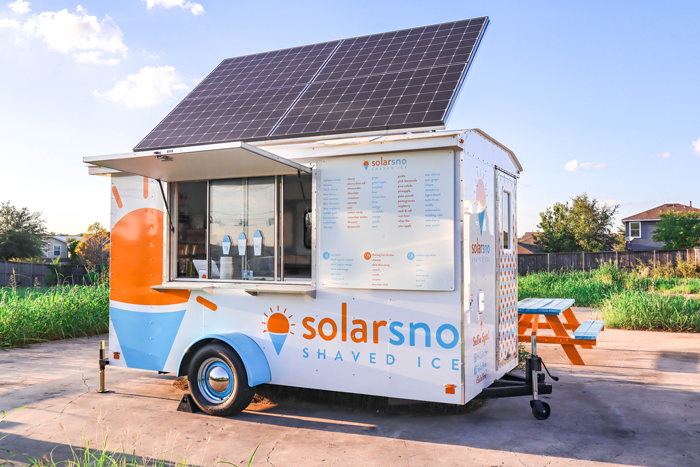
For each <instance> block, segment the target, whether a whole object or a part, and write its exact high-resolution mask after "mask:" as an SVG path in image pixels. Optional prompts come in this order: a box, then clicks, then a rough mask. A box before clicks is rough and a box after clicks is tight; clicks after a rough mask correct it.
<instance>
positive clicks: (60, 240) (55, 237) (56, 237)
mask: <svg viewBox="0 0 700 467" xmlns="http://www.w3.org/2000/svg"><path fill="white" fill-rule="evenodd" d="M49 238H50V239H52V240H56V241H58V242H61V243H65V244H68V242H67V241H66V238H65V237H61V236H59V235H47V236H46V237H44V240H47V239H49Z"/></svg>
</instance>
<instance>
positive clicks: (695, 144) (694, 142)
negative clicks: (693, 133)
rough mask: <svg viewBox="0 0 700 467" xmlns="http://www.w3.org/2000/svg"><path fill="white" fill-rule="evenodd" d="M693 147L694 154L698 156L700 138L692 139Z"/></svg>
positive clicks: (699, 152)
mask: <svg viewBox="0 0 700 467" xmlns="http://www.w3.org/2000/svg"><path fill="white" fill-rule="evenodd" d="M693 147H694V148H695V155H696V156H700V138H698V140H697V141H693Z"/></svg>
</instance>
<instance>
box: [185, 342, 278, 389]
mask: <svg viewBox="0 0 700 467" xmlns="http://www.w3.org/2000/svg"><path fill="white" fill-rule="evenodd" d="M205 339H208V340H211V339H216V340H220V341H222V342H225V343H227V344H228V345H230V346H231V348H232V349H233V350H235V351H236V353H237V354H238V356H239V357H241V360H243V366H245V372H246V375H247V376H248V385H249V386H257V385H259V384H263V383H269V382H270V381H272V376H271V373H270V364H269V363H268V362H267V358H266V357H265V354H264V353H263V351H262V349H261V348H260V346H259V345H258V344H256V343H255V341H254V340H253V339H251V338H250V337H248V336H246V335H245V334H241V333H240V332H227V333H222V334H210V335H208V336H203V337H200V338H199V339H197V340H196V341H194V342H192V343H191V344H190V345H188V346H187V351H185V352H184V353H183V354H182V357H180V364H179V365H178V368H181V367H182V359H183V358H185V355H186V354H187V352H188V351H189V349H190V348H191V347H192V346H193V345H194V344H196V343H197V342H200V341H203V340H205ZM185 371H187V369H186V368H185ZM178 376H182V375H178Z"/></svg>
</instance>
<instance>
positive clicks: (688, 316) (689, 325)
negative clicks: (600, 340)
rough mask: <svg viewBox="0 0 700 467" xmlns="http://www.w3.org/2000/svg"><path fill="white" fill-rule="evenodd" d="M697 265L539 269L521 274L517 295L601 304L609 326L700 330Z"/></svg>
mask: <svg viewBox="0 0 700 467" xmlns="http://www.w3.org/2000/svg"><path fill="white" fill-rule="evenodd" d="M699 276H700V274H699V273H698V271H697V267H696V266H695V265H694V264H690V263H688V262H679V265H678V266H677V267H676V268H674V267H672V266H670V265H666V266H659V267H653V266H649V265H640V266H639V267H637V268H636V269H635V270H634V271H632V272H627V271H625V270H623V269H621V268H619V267H617V266H616V265H615V264H614V263H606V264H603V265H601V267H600V268H599V269H596V270H593V271H587V272H583V271H576V272H570V273H563V272H539V273H535V274H530V275H527V276H521V277H520V278H519V280H518V299H519V300H522V299H525V298H531V297H532V298H573V299H574V300H576V305H577V306H589V307H597V308H598V309H599V311H602V312H603V316H604V319H605V325H606V326H607V327H610V328H621V329H646V330H650V331H661V330H663V331H678V332H700V300H698V299H696V298H686V297H684V296H683V294H697V293H699V292H700V277H699Z"/></svg>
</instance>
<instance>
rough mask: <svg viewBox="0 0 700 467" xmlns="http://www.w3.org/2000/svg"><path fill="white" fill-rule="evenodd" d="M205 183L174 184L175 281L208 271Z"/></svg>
mask: <svg viewBox="0 0 700 467" xmlns="http://www.w3.org/2000/svg"><path fill="white" fill-rule="evenodd" d="M206 220H207V182H187V183H178V184H177V221H178V222H177V277H191V278H202V279H204V278H205V277H202V276H203V275H206V273H207V272H206V271H207V252H206V238H207V235H206V234H207V222H206Z"/></svg>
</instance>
